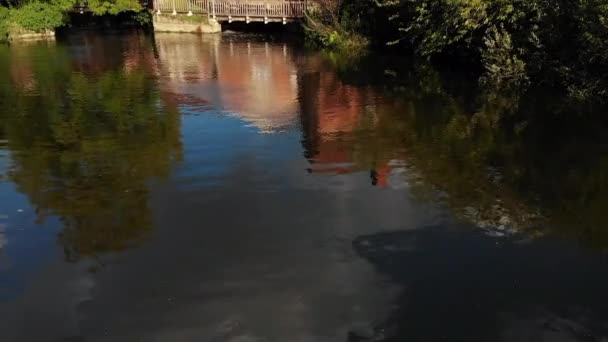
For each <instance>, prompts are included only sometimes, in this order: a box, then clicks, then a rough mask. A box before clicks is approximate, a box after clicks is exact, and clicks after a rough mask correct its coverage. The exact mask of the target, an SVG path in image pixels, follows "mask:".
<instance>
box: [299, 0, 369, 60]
mask: <svg viewBox="0 0 608 342" xmlns="http://www.w3.org/2000/svg"><path fill="white" fill-rule="evenodd" d="M339 13H340V1H334V0H325V1H321V2H319V4H318V8H316V9H315V10H313V11H310V12H309V13H308V14H307V17H306V23H305V25H304V29H305V33H306V38H307V40H308V41H309V42H311V43H313V44H315V45H318V46H321V47H324V48H329V49H334V50H339V51H343V52H349V53H353V54H356V53H359V52H361V51H363V50H365V49H366V48H367V45H368V40H367V39H366V38H365V37H364V36H362V35H361V34H359V33H358V32H357V31H356V29H355V27H356V25H355V24H354V22H353V21H352V18H351V17H349V16H347V15H343V16H339V15H338V14H339Z"/></svg>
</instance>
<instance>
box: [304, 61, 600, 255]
mask: <svg viewBox="0 0 608 342" xmlns="http://www.w3.org/2000/svg"><path fill="white" fill-rule="evenodd" d="M364 64H365V62H364ZM388 65H391V64H390V63H388V62H383V61H380V62H379V61H377V60H372V61H371V63H368V65H363V66H359V67H358V68H355V69H353V70H344V71H341V72H339V76H340V77H339V78H338V79H335V80H334V81H333V83H331V82H330V83H331V84H325V83H327V82H325V83H324V82H323V81H324V80H330V79H331V78H330V77H327V76H323V73H324V72H323V71H321V72H317V73H308V74H305V75H304V76H302V81H301V84H302V89H301V90H300V91H301V92H302V94H301V95H300V98H301V99H307V100H306V101H302V104H301V106H302V113H303V117H302V123H303V124H302V125H303V127H304V143H305V147H306V150H307V157H308V158H310V159H311V161H312V162H313V167H314V165H315V164H314V163H319V162H323V161H324V160H323V158H320V157H323V153H324V149H326V151H325V152H327V150H332V151H340V156H337V155H336V154H334V155H331V156H330V157H329V158H326V159H328V160H330V161H331V160H333V161H334V162H348V163H352V164H353V166H351V167H350V169H349V172H350V171H357V170H358V171H365V170H371V173H372V180H375V179H374V176H376V177H378V175H379V174H380V175H381V172H382V167H383V166H384V165H387V163H388V162H390V161H391V160H404V161H406V164H407V165H408V167H409V172H408V175H409V177H410V178H409V179H408V182H409V184H410V189H411V191H412V192H413V193H415V194H417V195H418V196H421V197H423V198H430V199H434V200H436V199H437V198H441V199H442V201H444V202H445V203H446V204H447V205H448V206H449V207H450V208H453V209H454V211H455V212H456V213H457V215H458V216H460V217H462V218H463V219H466V220H469V221H472V222H474V223H476V224H477V225H479V226H482V227H486V228H488V229H491V230H492V231H493V232H495V233H504V232H506V231H508V230H509V228H515V229H520V230H528V231H529V232H530V233H534V234H536V232H540V231H542V232H546V231H547V230H551V231H553V232H556V231H560V232H561V233H563V234H566V235H567V236H571V237H574V238H577V239H582V240H584V241H586V243H588V244H592V245H596V246H598V247H602V248H603V247H606V246H607V245H608V232H607V231H606V229H605V227H606V226H607V224H608V213H606V212H605V210H603V209H602V208H605V207H606V205H607V204H608V181H607V179H606V177H605V176H604V175H605V174H606V169H607V168H608V159H607V156H608V153H606V152H607V151H606V146H607V145H606V139H605V137H603V135H602V131H605V128H606V125H607V123H606V122H605V120H604V119H603V118H601V117H599V116H600V115H599V114H601V110H598V109H597V108H596V109H595V113H586V112H585V111H584V110H583V109H581V108H578V107H577V106H576V105H575V104H572V103H565V102H564V101H563V100H562V99H557V101H556V96H555V94H552V93H551V91H550V90H546V89H545V90H542V89H541V90H535V91H532V92H530V93H528V94H525V95H523V96H522V95H521V94H518V92H517V91H512V90H509V89H482V90H481V91H480V90H479V88H477V87H476V86H475V85H471V84H468V83H467V82H466V81H462V80H458V79H454V78H451V77H450V78H446V77H445V75H444V76H443V77H442V76H440V74H439V73H437V71H436V70H433V69H431V68H429V67H428V66H424V65H418V66H416V67H413V68H405V67H402V70H397V71H391V72H390V74H393V73H397V72H398V75H399V76H398V77H393V76H391V75H387V73H386V72H385V70H384V68H387V66H388ZM374 68H375V69H378V70H375V72H374V71H370V69H371V70H373V69H374ZM357 70H360V71H362V72H360V73H358V72H357ZM330 72H332V71H325V73H330ZM369 75H380V76H379V77H378V78H377V79H374V78H373V77H372V78H371V79H370V76H369ZM362 79H363V83H364V84H366V85H369V84H374V85H375V87H374V90H370V89H369V87H367V88H362V87H358V89H359V92H358V93H357V94H355V95H356V97H358V98H359V99H364V100H362V101H359V102H362V103H361V105H360V106H357V107H356V110H357V111H358V112H357V113H356V115H350V114H348V111H349V110H352V109H353V108H350V107H344V106H342V107H340V106H337V105H335V106H333V107H332V108H329V109H330V111H329V112H333V113H334V114H335V113H337V115H334V120H337V119H336V118H335V117H337V118H338V119H342V120H343V121H344V122H342V126H343V127H341V128H340V129H339V131H340V134H337V135H329V138H327V137H325V136H324V135H323V129H324V128H323V127H322V126H323V124H324V123H323V117H322V116H323V115H326V113H327V112H328V111H327V110H326V108H323V106H322V105H321V104H322V103H323V101H321V100H322V96H320V95H319V94H323V93H332V92H333V93H335V88H336V87H338V88H348V87H351V88H352V86H349V84H350V85H352V84H357V83H361V82H362ZM378 89H383V90H378ZM379 91H384V92H385V93H388V94H389V95H390V96H381V97H377V96H373V93H374V92H376V93H377V92H379ZM370 93H371V94H372V96H367V97H366V95H367V94H370ZM347 95H349V96H351V95H352V94H347ZM384 95H386V94H384ZM342 97H345V96H342ZM351 97H352V96H351ZM378 98H380V99H382V100H381V101H379V100H377V99H378ZM389 99H390V100H389ZM355 102H357V101H355ZM351 105H352V102H351ZM336 107H337V108H342V112H344V113H342V112H340V111H337V110H335V108H336ZM349 108H350V109H349ZM324 111H325V113H324ZM345 113H346V114H345ZM333 125H334V126H339V125H337V124H335V123H334V124H333ZM344 127H347V128H346V129H344ZM332 144H333V145H336V144H337V145H338V147H337V148H333V149H332V146H333V145H332ZM345 155H346V156H347V157H344V156H345ZM332 170H333V169H332ZM333 171H336V170H333Z"/></svg>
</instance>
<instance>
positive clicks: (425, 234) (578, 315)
mask: <svg viewBox="0 0 608 342" xmlns="http://www.w3.org/2000/svg"><path fill="white" fill-rule="evenodd" d="M353 247H354V249H355V250H356V251H357V253H358V254H359V255H361V256H362V257H363V258H365V259H367V260H368V261H369V262H371V263H372V264H373V265H374V267H375V268H376V269H377V270H378V271H379V272H380V273H382V274H384V275H386V276H388V277H389V278H390V279H391V281H393V282H395V283H398V284H400V285H402V286H403V288H404V291H403V294H402V295H401V296H400V298H399V299H397V300H396V301H395V308H394V311H393V314H392V316H391V318H390V319H389V321H388V322H387V323H386V325H385V326H382V327H378V330H377V333H376V336H358V335H357V334H354V333H353V334H352V335H351V336H350V337H349V342H357V341H387V342H388V341H463V342H464V341H513V342H515V341H520V342H528V341H547V342H549V341H551V342H556V341H572V342H574V341H580V342H582V341H605V340H606V338H608V324H607V323H606V320H607V319H608V294H606V291H605V289H606V288H608V276H607V275H606V272H605V270H606V266H607V265H608V259H607V258H606V255H603V254H598V253H593V252H587V251H581V250H580V249H577V248H574V247H572V246H569V245H568V244H566V243H563V242H558V241H553V240H544V241H528V240H526V239H520V238H519V237H517V238H508V239H507V238H505V239H496V238H492V237H489V236H487V235H486V234H481V233H474V232H472V231H467V228H463V230H460V229H454V230H448V229H445V228H443V227H427V228H425V229H421V230H416V231H412V232H394V233H380V234H375V235H369V236H361V237H358V238H357V239H355V241H354V242H353Z"/></svg>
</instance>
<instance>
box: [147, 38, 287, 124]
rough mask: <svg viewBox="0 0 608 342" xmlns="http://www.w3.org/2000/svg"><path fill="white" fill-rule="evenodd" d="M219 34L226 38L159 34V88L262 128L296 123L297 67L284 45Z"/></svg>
mask: <svg viewBox="0 0 608 342" xmlns="http://www.w3.org/2000/svg"><path fill="white" fill-rule="evenodd" d="M222 39H224V40H225V39H226V38H221V37H220V36H197V35H172V34H157V35H156V44H157V48H158V53H159V60H160V66H161V85H162V86H163V89H164V90H165V91H168V92H171V93H174V94H175V95H177V96H179V97H180V98H183V99H188V98H189V99H197V101H198V102H201V101H207V102H209V103H210V104H211V106H213V107H215V108H216V109H220V110H223V111H226V112H230V113H233V114H234V115H236V116H238V117H240V118H242V119H243V120H245V121H247V122H249V123H251V124H252V125H254V126H256V127H258V128H259V129H260V130H262V131H268V132H272V131H277V130H281V129H282V128H285V127H287V126H290V125H292V124H293V123H294V122H296V119H297V112H298V102H297V91H298V82H297V70H296V66H295V65H294V63H293V62H291V58H290V56H289V55H288V51H287V49H286V47H285V46H284V45H283V44H280V45H279V44H276V45H273V44H269V43H262V42H260V43H258V42H223V43H222V44H220V41H221V40H222ZM227 39H230V38H229V37H228V38H227ZM180 103H182V104H188V103H183V101H180Z"/></svg>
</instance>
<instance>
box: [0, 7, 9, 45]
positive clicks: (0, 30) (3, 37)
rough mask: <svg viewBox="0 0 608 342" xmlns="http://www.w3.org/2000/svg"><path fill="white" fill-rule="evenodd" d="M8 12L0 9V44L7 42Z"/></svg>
mask: <svg viewBox="0 0 608 342" xmlns="http://www.w3.org/2000/svg"><path fill="white" fill-rule="evenodd" d="M9 16H10V12H9V10H8V8H6V7H0V43H3V42H6V41H7V40H8V30H9V25H8V24H9Z"/></svg>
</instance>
